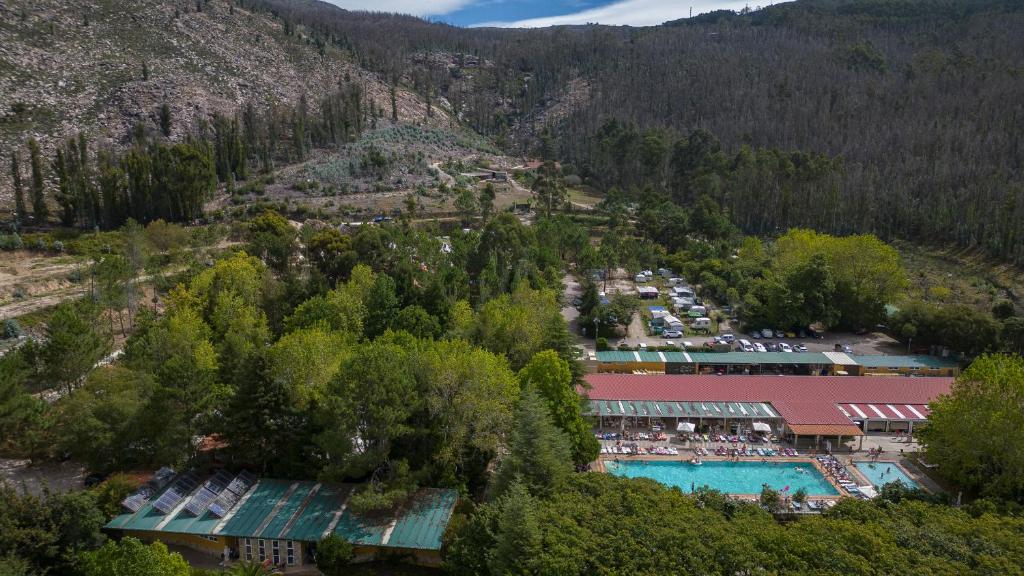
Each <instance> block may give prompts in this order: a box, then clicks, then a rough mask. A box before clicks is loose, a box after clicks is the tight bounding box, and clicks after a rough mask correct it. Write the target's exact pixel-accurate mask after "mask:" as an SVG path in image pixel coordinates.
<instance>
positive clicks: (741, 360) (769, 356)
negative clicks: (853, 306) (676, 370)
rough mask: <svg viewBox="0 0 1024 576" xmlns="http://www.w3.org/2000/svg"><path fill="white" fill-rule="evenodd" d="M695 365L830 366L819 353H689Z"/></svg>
mask: <svg viewBox="0 0 1024 576" xmlns="http://www.w3.org/2000/svg"><path fill="white" fill-rule="evenodd" d="M690 358H691V359H692V360H693V362H694V363H696V364H750V365H757V364H804V365H806V364H832V361H831V360H829V359H828V356H825V355H824V354H821V353H820V352H690Z"/></svg>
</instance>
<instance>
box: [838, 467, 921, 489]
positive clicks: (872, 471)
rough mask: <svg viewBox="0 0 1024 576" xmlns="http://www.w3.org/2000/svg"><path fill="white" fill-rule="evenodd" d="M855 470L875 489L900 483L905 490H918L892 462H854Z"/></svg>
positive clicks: (918, 486) (912, 481) (911, 480)
mask: <svg viewBox="0 0 1024 576" xmlns="http://www.w3.org/2000/svg"><path fill="white" fill-rule="evenodd" d="M853 465H854V466H856V467H857V470H858V471H859V472H860V473H861V474H863V475H864V476H865V477H866V478H867V479H868V480H869V481H870V482H871V483H872V484H874V485H875V488H879V489H880V488H881V487H882V486H883V485H885V484H889V483H892V482H902V483H903V484H904V485H905V486H906V487H907V488H920V487H921V486H920V485H918V483H917V482H915V481H914V480H913V479H912V478H911V477H910V476H907V473H906V472H904V471H903V468H900V467H899V466H898V465H896V464H893V463H892V462H866V461H865V462H854V463H853Z"/></svg>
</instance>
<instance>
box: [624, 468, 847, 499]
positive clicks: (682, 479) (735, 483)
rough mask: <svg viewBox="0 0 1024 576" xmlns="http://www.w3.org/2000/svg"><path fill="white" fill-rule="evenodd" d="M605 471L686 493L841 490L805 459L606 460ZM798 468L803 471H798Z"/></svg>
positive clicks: (814, 493)
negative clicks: (704, 490) (697, 490)
mask: <svg viewBox="0 0 1024 576" xmlns="http://www.w3.org/2000/svg"><path fill="white" fill-rule="evenodd" d="M604 465H605V470H607V471H608V472H610V473H612V474H615V475H616V476H625V477H626V478H650V479H652V480H657V481H658V482H661V483H662V484H665V485H666V486H677V487H679V488H680V489H682V490H683V491H684V492H688V491H689V490H690V486H691V485H692V486H694V487H697V488H700V487H701V486H707V487H709V488H714V489H715V490H720V491H722V492H725V493H727V494H760V493H761V487H762V485H764V484H768V486H770V487H771V488H773V489H775V490H780V491H781V490H782V489H784V488H785V487H786V486H789V493H790V494H792V493H793V492H796V491H797V490H798V489H800V488H803V489H805V490H807V494H808V495H810V496H837V495H838V494H839V492H837V491H836V489H835V487H833V486H832V485H831V484H829V482H828V480H826V479H825V477H824V476H822V475H821V473H820V472H818V469H817V468H815V467H814V466H813V465H812V464H810V463H803V462H800V463H798V462H768V463H764V462H719V461H709V462H704V463H703V464H701V465H699V466H698V465H694V464H690V463H689V462H679V461H657V462H656V461H646V462H644V461H636V460H630V461H622V462H610V461H606V462H605V463H604ZM798 469H799V470H800V471H798Z"/></svg>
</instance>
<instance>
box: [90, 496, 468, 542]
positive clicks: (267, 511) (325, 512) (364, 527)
mask: <svg viewBox="0 0 1024 576" xmlns="http://www.w3.org/2000/svg"><path fill="white" fill-rule="evenodd" d="M352 490H353V486H352V485H330V484H318V483H315V482H308V481H299V482H296V481H291V480H274V479H263V480H260V481H259V482H257V483H256V485H255V486H253V487H252V488H251V489H250V490H249V491H248V492H247V493H246V494H245V496H243V498H242V499H241V500H240V501H239V502H238V503H237V504H235V506H234V507H233V508H232V509H231V510H230V511H229V512H228V514H227V515H226V516H225V518H223V519H221V518H218V517H216V516H213V515H212V514H210V513H209V512H204V513H203V514H202V515H200V516H198V517H195V516H192V515H191V514H190V513H188V512H186V511H184V510H182V511H180V512H179V513H178V514H177V515H175V516H174V517H173V518H168V517H167V516H165V515H163V514H161V513H160V512H159V511H157V510H155V509H154V508H153V505H152V503H147V504H146V505H145V506H143V507H142V508H141V509H140V510H139V511H138V512H136V513H126V514H121V515H119V516H117V517H115V518H114V519H112V520H111V521H110V522H109V523H107V525H106V526H105V528H108V529H116V530H125V531H129V532H130V531H154V532H167V533H175V534H198V535H204V536H235V537H250V538H267V539H277V540H298V541H303V542H316V541H319V540H320V539H321V538H322V537H323V535H324V534H325V533H328V532H329V531H333V533H335V534H337V535H339V536H341V537H343V538H345V539H347V540H348V541H349V542H352V543H353V544H358V545H375V546H384V547H390V548H409V549H421V550H439V549H440V548H441V537H442V535H443V534H444V531H445V528H446V527H447V525H448V521H449V520H450V518H451V515H452V511H453V510H454V508H455V503H456V500H457V499H458V493H457V492H456V491H454V490H447V489H439V488H425V489H422V490H420V491H419V492H417V493H416V494H415V495H414V496H413V497H412V498H410V499H409V500H408V501H407V502H406V503H405V504H403V505H402V506H401V507H400V508H398V509H397V510H395V511H393V512H390V513H380V514H374V515H365V516H363V515H357V514H355V513H353V512H352V511H351V510H349V509H348V508H347V506H346V502H347V500H348V497H349V495H350V494H351V493H352ZM158 496H159V495H158ZM156 500H157V498H153V499H152V500H151V502H155V501H156ZM221 524H223V526H222V527H221V528H220V529H219V530H218V529H217V527H218V526H220V525H221Z"/></svg>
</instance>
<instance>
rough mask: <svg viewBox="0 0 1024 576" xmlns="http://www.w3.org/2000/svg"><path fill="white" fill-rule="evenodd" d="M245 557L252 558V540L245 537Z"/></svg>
mask: <svg viewBox="0 0 1024 576" xmlns="http://www.w3.org/2000/svg"><path fill="white" fill-rule="evenodd" d="M245 559H246V560H252V540H250V539H248V538H246V539H245Z"/></svg>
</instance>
